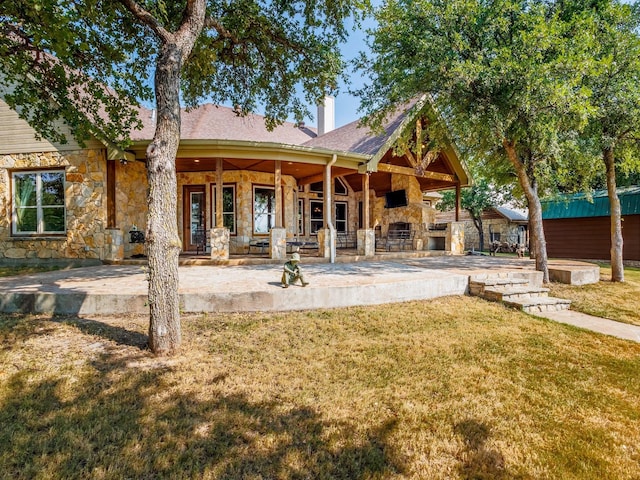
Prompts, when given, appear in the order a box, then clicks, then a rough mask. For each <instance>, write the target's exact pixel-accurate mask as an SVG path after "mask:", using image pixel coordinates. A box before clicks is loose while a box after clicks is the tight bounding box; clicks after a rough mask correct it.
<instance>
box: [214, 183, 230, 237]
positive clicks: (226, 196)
mask: <svg viewBox="0 0 640 480" xmlns="http://www.w3.org/2000/svg"><path fill="white" fill-rule="evenodd" d="M211 218H212V220H211V225H216V186H215V185H212V186H211ZM222 224H223V225H224V226H225V227H226V228H228V229H229V232H230V233H232V234H234V235H235V233H236V187H235V185H223V186H222Z"/></svg>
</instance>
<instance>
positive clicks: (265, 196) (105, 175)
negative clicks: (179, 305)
mask: <svg viewBox="0 0 640 480" xmlns="http://www.w3.org/2000/svg"><path fill="white" fill-rule="evenodd" d="M331 105H332V104H331V102H328V103H327V105H326V106H322V107H320V110H319V118H321V119H322V120H323V122H322V124H321V125H320V126H319V129H318V131H316V130H314V129H310V128H307V127H305V126H304V125H294V124H292V123H285V124H283V125H281V126H278V127H277V128H275V129H274V130H273V131H268V130H267V129H266V128H265V126H264V119H263V117H261V116H259V115H245V116H242V115H238V114H237V112H235V111H234V110H233V109H230V108H227V107H222V106H216V105H210V104H209V105H203V106H201V107H199V108H196V109H193V110H191V111H183V112H182V131H181V141H180V146H179V150H178V154H177V158H176V171H177V181H178V187H177V188H178V191H177V196H178V205H177V207H178V208H177V209H178V219H177V221H178V229H179V233H180V236H181V239H182V248H183V253H185V254H188V253H194V254H195V253H198V254H199V253H201V252H202V251H203V249H205V248H206V249H207V255H210V256H211V258H214V259H224V258H228V257H229V255H244V254H249V253H252V247H258V249H259V251H260V253H266V254H268V255H269V256H270V257H271V258H283V257H284V256H286V254H287V252H288V251H291V250H290V249H291V248H300V247H302V248H304V247H307V248H310V249H312V250H313V251H315V252H317V254H318V255H319V256H323V257H331V259H332V260H333V256H334V255H335V248H336V241H337V238H336V237H337V236H338V237H339V236H342V237H343V238H346V237H347V236H348V237H350V238H352V239H353V245H352V246H353V247H356V248H357V249H358V251H359V252H360V253H362V254H364V255H373V253H374V251H375V250H374V249H375V231H376V227H377V231H378V232H379V234H380V235H387V233H388V231H389V230H390V229H393V228H394V226H395V225H397V224H400V222H402V224H403V225H409V226H410V228H411V230H412V232H413V233H412V244H411V248H412V249H416V250H424V249H426V248H428V246H429V245H430V242H429V235H430V234H429V230H428V228H427V226H428V224H429V223H432V222H433V219H434V217H435V210H434V209H433V208H432V207H429V206H427V205H424V203H423V201H422V192H423V191H427V190H436V189H441V188H451V187H456V188H458V189H459V188H460V187H461V186H465V185H467V184H468V182H469V176H468V173H467V171H466V168H465V166H464V163H463V162H462V161H461V160H460V159H459V158H458V155H457V154H456V151H455V149H454V148H453V146H451V147H448V148H446V149H444V150H443V151H441V152H439V153H438V154H437V155H431V156H430V157H429V163H428V166H427V165H426V163H424V162H423V163H422V164H420V165H418V164H417V163H416V162H422V161H423V159H420V158H418V159H417V160H416V158H415V157H414V156H413V155H411V154H409V155H406V154H405V155H400V156H398V155H396V154H395V153H394V149H393V146H394V144H395V142H396V140H397V139H398V137H399V136H400V135H401V133H403V132H405V131H407V130H406V129H415V128H416V122H420V121H422V118H423V115H424V112H425V111H426V110H425V109H429V108H432V107H431V104H430V102H428V101H427V99H424V98H423V99H418V100H415V101H413V102H411V103H410V104H408V105H405V106H404V107H403V108H400V109H398V110H397V111H396V112H395V113H394V114H392V115H390V116H389V117H388V121H387V122H386V125H385V129H384V132H382V133H380V134H371V133H369V130H368V129H367V128H364V127H360V126H359V125H358V122H354V123H352V124H349V125H345V126H343V127H341V128H337V129H333V130H331V123H332V121H333V113H332V110H331ZM141 120H142V122H143V124H144V127H143V128H142V129H141V130H138V131H134V132H132V134H131V138H132V140H133V143H132V145H131V146H130V148H129V149H128V150H127V151H126V152H121V151H118V150H117V149H114V148H112V147H110V146H105V145H104V144H102V143H101V142H98V141H90V142H88V143H87V144H86V145H85V146H80V145H78V144H77V143H76V142H75V141H74V140H73V137H72V135H69V134H70V133H71V132H68V131H67V132H66V133H67V134H68V135H67V137H68V138H69V142H68V143H67V144H64V145H62V144H56V143H52V142H49V141H48V140H47V139H38V138H37V136H36V135H35V134H34V133H35V132H34V130H33V129H32V128H31V127H30V126H29V125H28V124H27V123H26V122H25V121H24V120H22V119H20V118H19V117H18V115H17V113H16V112H14V111H13V110H11V109H10V108H9V107H8V106H7V105H6V104H5V103H4V102H2V100H0V261H4V262H9V261H27V260H44V259H54V260H55V259H59V260H60V259H67V260H74V261H78V262H91V261H94V262H98V261H106V262H110V261H111V262H112V261H119V260H121V259H123V258H129V257H133V256H139V255H143V254H144V240H145V238H144V232H145V226H146V220H147V200H146V194H147V172H146V164H145V152H146V148H147V146H148V144H149V143H150V140H151V138H152V136H153V132H154V127H155V115H154V112H153V111H151V110H147V109H141ZM61 128H63V129H64V125H62V126H61ZM426 157H427V155H426V154H425V156H424V157H423V158H426ZM425 167H426V168H425ZM390 201H391V202H392V203H393V202H395V203H393V204H390V203H389V202H390ZM458 230H459V229H457V227H456V224H455V223H454V224H452V225H451V226H450V228H449V229H448V232H447V235H448V236H447V242H446V244H445V246H444V247H441V248H447V249H448V250H449V251H453V252H457V251H459V252H461V245H459V244H460V241H461V240H460V238H459V232H458ZM205 236H206V239H207V241H206V245H205V244H204V243H205V242H204V241H203V239H204V238H205ZM431 244H432V242H431ZM254 253H255V249H254Z"/></svg>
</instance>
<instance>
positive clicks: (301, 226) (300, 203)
mask: <svg viewBox="0 0 640 480" xmlns="http://www.w3.org/2000/svg"><path fill="white" fill-rule="evenodd" d="M297 220H298V227H297V228H298V235H301V236H303V237H304V231H305V228H304V226H305V222H304V198H299V199H298V216H297Z"/></svg>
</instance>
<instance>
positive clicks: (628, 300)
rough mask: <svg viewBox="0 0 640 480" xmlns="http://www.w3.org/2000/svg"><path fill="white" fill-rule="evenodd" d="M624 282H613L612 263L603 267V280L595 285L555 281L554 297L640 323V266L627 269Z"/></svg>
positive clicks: (589, 310)
mask: <svg viewBox="0 0 640 480" xmlns="http://www.w3.org/2000/svg"><path fill="white" fill-rule="evenodd" d="M624 279H625V281H624V283H613V282H611V267H610V266H608V265H602V266H601V267H600V282H599V283H595V284H592V285H584V286H577V287H576V286H571V285H565V284H561V283H556V284H552V285H551V292H550V294H551V295H553V296H554V297H561V298H568V299H569V300H571V301H572V302H571V309H572V310H577V311H579V312H584V313H588V314H590V315H595V316H597V317H604V318H610V319H612V320H617V321H619V322H624V323H630V324H633V325H640V268H631V267H627V268H625V269H624Z"/></svg>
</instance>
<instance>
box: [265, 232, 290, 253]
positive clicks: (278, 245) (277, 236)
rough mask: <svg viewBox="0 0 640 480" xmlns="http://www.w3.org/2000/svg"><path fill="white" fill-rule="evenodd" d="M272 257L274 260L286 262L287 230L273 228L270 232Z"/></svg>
mask: <svg viewBox="0 0 640 480" xmlns="http://www.w3.org/2000/svg"><path fill="white" fill-rule="evenodd" d="M269 249H270V252H269V254H270V256H271V258H272V259H274V260H285V259H286V258H287V229H286V228H272V229H271V231H270V232H269Z"/></svg>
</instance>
